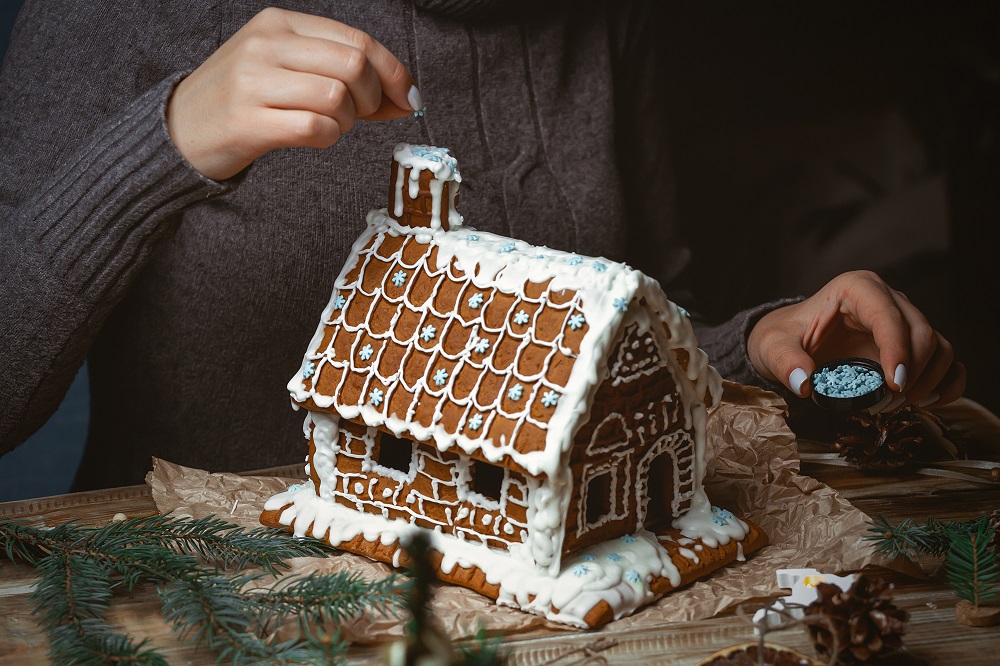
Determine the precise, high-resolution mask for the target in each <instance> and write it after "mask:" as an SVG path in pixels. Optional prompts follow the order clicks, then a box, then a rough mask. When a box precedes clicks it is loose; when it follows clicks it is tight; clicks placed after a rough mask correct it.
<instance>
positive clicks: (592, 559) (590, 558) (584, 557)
mask: <svg viewBox="0 0 1000 666" xmlns="http://www.w3.org/2000/svg"><path fill="white" fill-rule="evenodd" d="M580 559H581V560H585V561H587V562H596V561H597V558H596V557H594V556H593V555H591V554H590V553H587V554H586V555H581V556H580Z"/></svg>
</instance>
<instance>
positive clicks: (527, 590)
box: [264, 486, 681, 627]
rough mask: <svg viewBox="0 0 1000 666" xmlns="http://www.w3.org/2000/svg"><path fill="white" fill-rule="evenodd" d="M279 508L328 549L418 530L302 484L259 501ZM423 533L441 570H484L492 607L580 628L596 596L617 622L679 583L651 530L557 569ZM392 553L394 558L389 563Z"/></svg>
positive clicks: (389, 540)
mask: <svg viewBox="0 0 1000 666" xmlns="http://www.w3.org/2000/svg"><path fill="white" fill-rule="evenodd" d="M285 505H290V506H289V507H288V508H287V509H285V510H284V511H283V512H282V514H281V517H280V522H281V524H282V525H286V526H290V525H294V529H293V532H294V534H295V535H296V536H300V537H302V536H308V535H312V536H315V537H317V538H322V537H324V536H325V538H326V539H327V540H329V541H330V543H331V544H333V545H334V546H336V545H338V544H341V543H344V542H346V541H350V540H351V539H354V538H355V537H357V536H358V535H363V536H364V538H365V540H367V541H370V542H375V541H378V542H380V543H382V544H384V545H390V544H394V543H397V542H399V543H401V544H405V543H406V540H407V539H408V538H409V535H411V534H412V533H413V532H414V530H416V529H419V528H415V527H414V526H413V525H411V524H409V523H407V522H405V521H402V520H387V519H384V518H380V517H378V516H374V515H372V514H365V513H359V512H356V511H352V510H350V509H348V508H346V507H343V506H341V505H339V504H336V503H330V502H325V501H323V500H322V499H320V498H319V497H317V496H316V495H315V493H314V492H312V489H311V488H310V487H309V486H305V487H302V488H292V489H289V490H288V491H285V492H283V493H281V494H278V495H275V496H274V497H272V498H270V499H269V500H267V502H266V503H265V505H264V509H265V510H268V511H275V510H277V509H280V508H281V507H283V506H285ZM310 524H312V525H313V528H312V529H311V530H309V526H310ZM425 532H426V534H427V535H428V536H429V537H430V539H431V547H432V548H434V549H435V550H436V551H438V552H439V553H441V554H442V555H443V559H442V561H441V570H442V571H443V572H445V573H446V574H447V573H450V572H452V571H454V568H455V567H456V566H458V567H464V568H469V567H473V566H474V567H478V568H479V569H480V570H482V571H483V572H484V573H485V574H486V582H487V583H488V584H490V585H498V586H499V597H498V598H497V603H498V604H500V605H506V606H513V607H516V608H520V609H522V610H526V611H530V612H533V613H537V614H539V615H542V616H544V617H546V618H548V619H550V620H554V621H557V622H562V623H567V624H573V625H576V626H580V627H586V626H587V625H586V623H585V622H584V619H583V618H584V616H586V614H587V613H588V612H589V611H590V610H591V609H592V608H593V607H594V606H595V605H597V603H598V602H600V601H607V602H608V603H609V605H610V606H611V608H612V611H613V613H614V617H615V618H616V619H617V618H621V617H624V616H625V615H628V614H630V613H632V612H634V611H635V610H636V609H638V608H639V607H641V606H644V605H646V604H648V603H650V602H651V601H653V600H655V599H656V598H657V597H658V596H660V595H659V594H655V593H653V591H652V590H651V589H650V585H651V584H652V583H653V581H654V580H655V579H657V578H666V579H667V580H668V581H669V582H670V584H671V585H672V586H677V585H679V584H680V581H681V577H680V573H679V572H678V570H677V567H676V566H675V565H674V563H673V561H672V560H671V559H670V555H669V553H668V552H667V551H666V550H665V549H664V548H663V547H662V546H660V545H659V543H658V541H657V539H656V536H655V535H653V534H652V533H651V532H648V531H645V530H643V531H640V532H638V533H637V534H635V535H631V536H626V537H622V538H618V539H611V540H608V541H605V542H602V543H599V544H597V545H595V546H591V547H589V548H587V549H585V550H584V551H582V552H580V553H578V554H576V555H574V556H572V557H570V558H568V559H567V561H566V563H565V565H564V567H563V568H562V569H561V570H560V571H557V572H554V573H549V572H547V571H546V570H544V569H541V568H538V567H535V566H533V565H531V564H527V563H525V562H524V561H523V560H519V559H518V558H512V557H508V556H507V555H506V554H505V553H503V552H502V551H495V550H492V549H489V548H483V547H482V546H481V545H480V544H477V543H472V542H467V541H464V540H462V539H458V538H455V537H451V536H449V535H446V534H442V533H441V532H440V531H438V530H426V531H425ZM400 552H401V551H400ZM398 555H399V553H398V552H397V553H396V555H395V556H394V559H396V562H395V563H396V565H398V559H397V558H398Z"/></svg>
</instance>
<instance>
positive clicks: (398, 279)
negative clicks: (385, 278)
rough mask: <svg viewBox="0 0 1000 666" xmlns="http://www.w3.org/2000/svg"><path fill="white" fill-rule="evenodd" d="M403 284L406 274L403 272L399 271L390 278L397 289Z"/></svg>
mask: <svg viewBox="0 0 1000 666" xmlns="http://www.w3.org/2000/svg"><path fill="white" fill-rule="evenodd" d="M404 282H406V273H404V272H403V271H399V272H398V273H396V274H394V275H393V276H392V283H393V284H394V285H396V286H397V287H402V286H403V283H404Z"/></svg>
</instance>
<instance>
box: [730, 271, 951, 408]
mask: <svg viewBox="0 0 1000 666" xmlns="http://www.w3.org/2000/svg"><path fill="white" fill-rule="evenodd" d="M747 351H748V353H749V355H750V360H751V361H752V362H753V365H754V367H755V368H756V369H757V371H758V372H759V373H760V374H761V375H763V376H764V377H766V378H768V379H771V380H775V381H779V382H781V383H782V384H784V385H785V386H787V387H788V388H789V389H791V390H792V391H793V392H794V393H795V394H796V395H799V396H807V395H809V393H810V391H811V387H810V386H809V382H808V381H807V380H808V378H809V376H810V375H811V374H812V372H813V371H814V370H815V369H816V368H817V366H818V365H821V364H823V363H826V362H828V361H832V360H835V359H838V358H844V357H847V356H863V357H866V358H870V359H873V360H877V361H879V362H880V363H881V365H882V368H883V369H884V370H885V375H886V382H887V383H888V385H889V388H890V389H892V391H893V392H894V393H893V394H891V395H892V400H891V401H890V402H889V403H888V404H883V405H877V406H876V408H881V409H882V410H883V411H888V410H892V409H895V408H897V407H900V406H902V405H904V404H916V405H919V406H923V407H926V406H928V405H932V404H936V403H941V404H944V403H947V402H951V401H953V400H955V399H957V398H958V397H959V396H961V395H962V392H963V391H964V390H965V366H963V365H962V364H961V363H959V362H957V361H956V360H955V352H954V349H953V348H952V346H951V344H950V343H949V342H948V341H947V340H945V339H944V337H943V336H942V335H941V334H940V333H938V332H937V331H935V330H934V329H933V328H932V327H931V325H930V324H929V323H928V322H927V319H926V318H925V317H924V316H923V314H921V313H920V311H919V310H918V309H917V308H916V307H914V306H913V304H912V303H910V301H909V300H908V299H907V298H906V296H904V295H903V294H902V293H900V292H898V291H896V290H895V289H892V288H891V287H889V286H888V285H887V284H886V283H885V282H883V281H882V279H881V278H880V277H879V276H878V275H876V274H875V273H872V272H870V271H854V272H850V273H844V274H842V275H839V276H837V277H836V278H834V279H833V280H831V281H830V282H829V283H827V284H826V286H824V287H823V288H822V289H820V290H819V291H818V292H816V294H815V295H814V296H812V297H811V298H808V299H806V300H804V301H802V302H801V303H796V304H794V305H788V306H785V307H783V308H779V309H777V310H774V311H772V312H769V313H768V314H766V315H764V316H763V317H761V319H760V320H759V321H758V322H757V324H756V325H755V326H754V328H753V330H752V331H751V332H750V336H749V338H748V340H747Z"/></svg>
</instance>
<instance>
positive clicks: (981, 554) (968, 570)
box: [945, 523, 1000, 608]
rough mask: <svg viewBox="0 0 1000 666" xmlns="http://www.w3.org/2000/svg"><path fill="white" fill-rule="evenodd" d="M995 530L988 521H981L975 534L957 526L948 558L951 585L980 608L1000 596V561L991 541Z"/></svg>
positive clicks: (962, 596) (948, 573)
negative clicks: (963, 530)
mask: <svg viewBox="0 0 1000 666" xmlns="http://www.w3.org/2000/svg"><path fill="white" fill-rule="evenodd" d="M993 533H994V529H993V527H992V526H991V525H989V524H988V523H980V524H979V526H978V529H977V530H976V531H975V533H971V534H970V533H965V532H962V531H957V530H956V531H955V532H954V533H953V538H952V542H951V549H950V550H949V551H948V555H947V557H946V558H945V563H946V572H947V575H948V582H949V583H950V584H951V588H952V589H953V590H954V591H955V594H956V595H957V596H958V597H960V598H962V599H965V600H966V601H970V602H972V604H973V605H974V606H975V607H976V608H979V605H980V604H988V603H990V602H992V601H995V600H996V599H998V598H1000V562H998V561H997V560H998V558H997V554H996V551H995V550H994V549H993V546H992V544H991V543H990V541H991V539H992V538H993Z"/></svg>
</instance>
